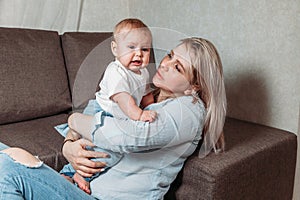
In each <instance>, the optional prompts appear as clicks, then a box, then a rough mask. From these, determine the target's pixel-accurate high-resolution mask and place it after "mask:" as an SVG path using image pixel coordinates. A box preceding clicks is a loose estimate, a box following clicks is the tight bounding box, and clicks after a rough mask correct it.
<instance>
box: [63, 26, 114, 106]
mask: <svg viewBox="0 0 300 200" xmlns="http://www.w3.org/2000/svg"><path fill="white" fill-rule="evenodd" d="M111 36H112V33H83V32H80V33H79V32H70V33H64V34H63V35H62V36H61V37H62V47H63V51H64V55H65V62H66V67H67V70H68V76H69V84H70V88H71V93H72V102H73V109H75V110H78V109H82V108H84V106H85V105H86V104H87V102H88V100H89V99H92V98H95V91H96V90H97V88H98V84H99V80H100V79H101V77H102V74H103V72H104V70H105V69H106V66H107V65H108V64H109V63H110V62H111V61H113V60H114V57H113V55H112V53H111V50H110V42H111Z"/></svg>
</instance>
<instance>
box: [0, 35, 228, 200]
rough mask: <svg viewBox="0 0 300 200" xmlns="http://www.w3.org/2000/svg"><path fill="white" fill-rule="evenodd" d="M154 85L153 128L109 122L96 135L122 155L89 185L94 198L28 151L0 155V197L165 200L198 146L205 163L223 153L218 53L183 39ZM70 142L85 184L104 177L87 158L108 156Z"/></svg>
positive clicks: (67, 151)
mask: <svg viewBox="0 0 300 200" xmlns="http://www.w3.org/2000/svg"><path fill="white" fill-rule="evenodd" d="M153 83H154V85H155V86H156V87H158V88H160V92H159V94H158V96H157V102H158V103H156V104H152V105H151V106H150V109H151V110H156V111H157V114H158V115H157V119H156V120H155V121H154V122H152V123H147V122H139V121H131V120H118V119H116V118H110V117H106V118H105V122H104V126H103V127H101V128H100V129H98V130H97V131H99V133H97V138H94V141H93V142H94V143H96V144H97V145H98V146H99V147H101V148H104V149H108V150H112V151H115V152H120V153H123V154H124V157H123V159H122V160H121V161H120V162H119V163H118V164H117V165H115V166H114V167H113V168H111V169H110V170H108V171H107V172H106V173H103V174H101V175H100V176H99V177H97V178H96V179H94V180H93V181H92V182H91V191H92V194H91V196H89V195H87V194H85V193H84V192H83V191H81V190H80V189H78V188H76V187H74V186H73V185H72V184H71V183H69V182H68V181H66V180H65V179H64V178H63V177H61V176H60V175H59V174H58V173H57V172H55V171H53V170H51V169H50V168H48V167H47V166H45V165H43V164H41V163H40V161H39V160H37V159H36V158H35V157H33V156H32V155H30V154H29V153H27V152H26V151H24V150H21V149H6V150H4V151H2V154H0V162H1V163H3V164H2V165H1V167H0V173H1V177H0V191H2V193H1V194H0V197H2V198H4V199H22V198H25V199H43V198H47V199H94V197H95V198H98V199H163V196H164V194H165V193H166V192H167V190H168V189H169V186H170V184H171V183H172V181H173V180H174V179H175V177H176V175H177V174H178V172H179V171H180V169H181V168H182V166H183V163H184V161H185V160H186V158H187V157H188V156H190V155H191V154H192V153H193V152H194V150H195V149H196V147H197V144H198V142H199V140H200V139H203V144H202V145H201V148H200V151H199V156H201V157H204V156H206V155H207V154H208V153H209V152H211V150H214V151H215V152H218V151H219V150H224V140H223V125H224V119H225V113H226V96H225V88H224V81H223V71H222V64H221V60H220V57H219V55H218V52H217V50H216V49H215V47H214V46H213V44H212V43H210V42H209V41H207V40H205V39H201V38H188V39H184V40H183V41H182V42H181V43H180V44H179V45H178V46H177V47H176V48H175V49H173V50H172V51H171V52H170V54H168V55H167V56H166V57H165V58H164V59H163V60H162V61H161V64H160V66H159V68H158V70H157V73H156V74H155V76H154V77H153ZM78 129H79V130H80V127H79V128H78ZM78 129H77V130H78ZM79 133H80V131H79ZM91 138H92V136H91ZM73 139H74V138H72V134H68V136H67V137H66V142H65V143H64V146H63V154H64V156H65V157H66V158H67V160H68V161H69V162H70V163H71V164H72V165H73V167H74V169H76V171H77V172H78V173H80V174H81V175H82V176H91V175H92V174H93V173H96V172H99V171H101V167H103V163H97V162H93V161H91V160H89V158H91V157H101V156H102V157H103V156H105V155H99V154H100V153H97V152H92V151H86V150H85V146H90V145H92V143H91V142H90V141H88V140H85V139H80V140H77V141H73ZM7 154H8V155H9V156H8V155H7ZM20 155H22V156H20ZM12 159H13V160H15V161H17V162H13V160H12ZM19 163H22V164H19ZM23 164H26V165H29V166H30V167H29V168H26V167H24V165H23ZM33 168H34V169H33ZM1 195H2V196H1Z"/></svg>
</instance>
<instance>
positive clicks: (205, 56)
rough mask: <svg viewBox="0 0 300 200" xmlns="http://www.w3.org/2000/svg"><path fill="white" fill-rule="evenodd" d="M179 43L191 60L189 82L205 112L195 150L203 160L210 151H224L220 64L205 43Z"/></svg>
mask: <svg viewBox="0 0 300 200" xmlns="http://www.w3.org/2000/svg"><path fill="white" fill-rule="evenodd" d="M181 44H184V45H185V47H186V49H187V51H188V52H189V55H190V57H191V62H192V63H191V64H192V70H191V71H190V76H191V79H190V83H191V85H192V88H193V90H194V92H196V93H197V94H198V96H199V97H200V98H201V99H202V101H203V102H204V104H205V107H206V110H207V115H206V119H205V124H204V129H203V143H202V146H201V147H200V151H199V156H200V157H204V156H206V155H207V154H209V153H210V152H211V151H212V150H214V152H220V151H224V149H225V141H224V133H223V127H224V123H225V117H226V106H227V101H226V93H225V85H224V77H223V68H222V62H221V59H220V56H219V54H218V51H217V49H216V48H215V46H214V45H213V44H212V43H211V42H209V41H208V40H205V39H202V38H187V39H184V40H182V43H181Z"/></svg>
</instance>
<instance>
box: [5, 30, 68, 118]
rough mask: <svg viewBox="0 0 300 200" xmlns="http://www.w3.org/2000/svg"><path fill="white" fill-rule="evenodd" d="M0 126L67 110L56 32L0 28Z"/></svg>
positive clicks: (62, 59)
mask: <svg viewBox="0 0 300 200" xmlns="http://www.w3.org/2000/svg"><path fill="white" fill-rule="evenodd" d="M0 44H1V45H0V60H1V64H0V65H1V67H0V76H1V79H0V124H5V123H9V122H16V121H22V120H28V119H33V118H36V117H43V116H49V115H53V114H57V113H59V112H61V111H65V110H67V109H69V108H70V107H71V99H70V92H69V87H68V81H67V76H66V69H65V66H64V58H63V54H62V50H61V45H60V37H59V35H58V33H57V32H54V31H43V30H30V29H17V28H0Z"/></svg>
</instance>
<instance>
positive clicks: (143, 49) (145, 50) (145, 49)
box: [142, 48, 150, 52]
mask: <svg viewBox="0 0 300 200" xmlns="http://www.w3.org/2000/svg"><path fill="white" fill-rule="evenodd" d="M142 51H144V52H148V51H150V49H149V48H142Z"/></svg>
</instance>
